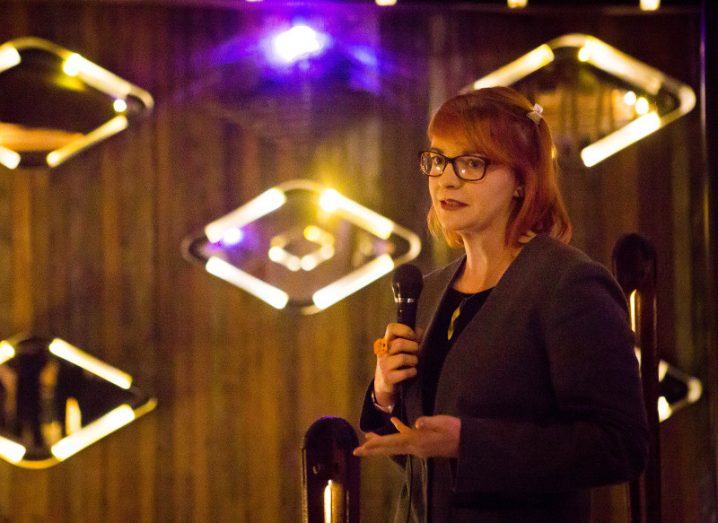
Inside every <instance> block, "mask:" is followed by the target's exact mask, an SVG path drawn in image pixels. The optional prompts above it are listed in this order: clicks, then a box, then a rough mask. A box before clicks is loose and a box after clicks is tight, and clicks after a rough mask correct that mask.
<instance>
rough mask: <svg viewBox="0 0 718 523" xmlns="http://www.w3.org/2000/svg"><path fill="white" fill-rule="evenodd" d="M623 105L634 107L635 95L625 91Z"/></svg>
mask: <svg viewBox="0 0 718 523" xmlns="http://www.w3.org/2000/svg"><path fill="white" fill-rule="evenodd" d="M623 103H625V104H626V105H635V104H636V93H634V92H633V91H626V94H624V95H623Z"/></svg>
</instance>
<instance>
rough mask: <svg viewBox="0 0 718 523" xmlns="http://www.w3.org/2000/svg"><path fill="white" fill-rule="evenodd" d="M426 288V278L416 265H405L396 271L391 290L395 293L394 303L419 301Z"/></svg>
mask: <svg viewBox="0 0 718 523" xmlns="http://www.w3.org/2000/svg"><path fill="white" fill-rule="evenodd" d="M423 287H424V277H423V276H422V275H421V270H419V268H418V267H417V266H416V265H411V264H409V263H405V264H404V265H400V266H399V267H397V268H396V270H395V271H394V277H393V279H392V282H391V288H392V290H393V291H394V301H397V302H398V301H402V300H408V299H414V300H417V299H419V295H420V294H421V289H422V288H423Z"/></svg>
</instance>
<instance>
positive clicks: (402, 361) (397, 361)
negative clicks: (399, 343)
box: [384, 353, 419, 370]
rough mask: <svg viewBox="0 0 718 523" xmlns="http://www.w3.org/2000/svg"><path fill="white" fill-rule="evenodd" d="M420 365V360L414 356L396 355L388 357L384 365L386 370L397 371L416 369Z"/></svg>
mask: <svg viewBox="0 0 718 523" xmlns="http://www.w3.org/2000/svg"><path fill="white" fill-rule="evenodd" d="M418 363H419V358H418V357H416V356H414V355H413V354H403V353H402V354H394V355H393V356H388V357H387V358H386V361H385V363H384V365H385V368H386V370H396V369H400V368H402V367H415V366H416V365H417V364H418Z"/></svg>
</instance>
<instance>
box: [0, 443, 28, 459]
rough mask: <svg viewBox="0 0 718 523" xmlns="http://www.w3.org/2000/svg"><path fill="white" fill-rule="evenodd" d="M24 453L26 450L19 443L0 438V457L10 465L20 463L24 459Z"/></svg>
mask: <svg viewBox="0 0 718 523" xmlns="http://www.w3.org/2000/svg"><path fill="white" fill-rule="evenodd" d="M25 452H27V449H26V448H25V447H23V446H22V445H20V444H19V443H15V442H14V441H11V440H9V439H7V438H3V437H2V436H0V456H2V457H3V458H4V459H6V460H7V461H9V462H10V463H20V462H21V461H22V458H23V457H25Z"/></svg>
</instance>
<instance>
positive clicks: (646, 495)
mask: <svg viewBox="0 0 718 523" xmlns="http://www.w3.org/2000/svg"><path fill="white" fill-rule="evenodd" d="M613 271H614V274H615V275H616V279H617V280H618V283H619V284H620V285H621V288H622V289H623V292H624V293H625V295H626V298H628V299H629V300H631V303H632V304H633V306H632V311H631V312H632V319H633V321H634V324H635V331H636V345H637V346H638V348H639V349H640V351H641V383H642V386H643V401H644V403H645V406H646V416H647V418H648V428H649V430H650V440H649V451H648V463H647V465H646V470H645V472H644V473H643V475H642V476H641V477H640V478H639V479H637V480H636V481H633V482H632V483H631V485H630V500H631V521H632V523H643V522H646V523H653V522H654V521H655V522H659V521H661V446H660V440H661V438H660V425H659V419H658V396H659V395H660V391H659V383H658V340H657V338H656V331H657V329H656V323H657V308H656V278H657V274H656V251H655V249H654V247H653V245H652V244H651V243H650V242H649V241H648V240H647V239H645V238H644V237H642V236H640V235H638V234H627V235H625V236H623V237H622V238H620V239H619V240H618V241H617V242H616V245H615V247H614V249H613ZM632 294H633V295H634V296H633V299H631V295H632Z"/></svg>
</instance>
